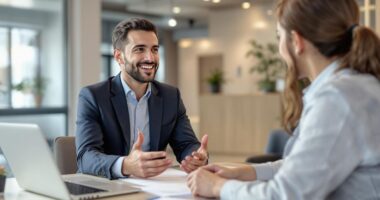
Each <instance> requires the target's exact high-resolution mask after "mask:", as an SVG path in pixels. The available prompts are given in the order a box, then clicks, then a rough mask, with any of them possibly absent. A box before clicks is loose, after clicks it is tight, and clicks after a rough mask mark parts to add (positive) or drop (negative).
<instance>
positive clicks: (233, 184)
mask: <svg viewBox="0 0 380 200" xmlns="http://www.w3.org/2000/svg"><path fill="white" fill-rule="evenodd" d="M245 184H246V182H242V181H236V180H229V181H226V182H225V183H224V185H223V186H222V189H221V191H220V199H237V198H236V197H237V196H236V192H237V191H238V188H240V187H242V186H243V185H245Z"/></svg>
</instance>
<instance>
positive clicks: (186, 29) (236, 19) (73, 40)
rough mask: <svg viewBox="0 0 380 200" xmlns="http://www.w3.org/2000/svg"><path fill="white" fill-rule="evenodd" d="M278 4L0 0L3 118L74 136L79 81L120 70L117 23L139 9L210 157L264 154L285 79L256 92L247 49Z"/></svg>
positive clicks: (372, 7) (270, 28)
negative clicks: (214, 80)
mask: <svg viewBox="0 0 380 200" xmlns="http://www.w3.org/2000/svg"><path fill="white" fill-rule="evenodd" d="M275 2H276V1H275V0H0V57H1V59H0V122H13V123H34V124H38V125H39V126H40V128H41V130H42V131H43V133H44V135H45V137H46V138H47V141H48V142H49V144H50V145H53V141H54V138H56V137H59V136H75V120H76V109H77V99H78V93H79V91H80V89H81V88H82V87H84V86H86V85H89V84H93V83H96V82H99V81H102V80H106V79H107V78H108V77H110V76H114V75H116V74H117V73H118V72H119V66H118V65H117V64H116V62H115V61H114V60H113V52H112V44H111V33H112V29H113V27H114V26H115V25H116V24H117V23H118V22H120V21H121V20H124V19H128V18H132V17H142V18H146V19H148V20H150V21H152V22H153V23H154V24H155V25H156V26H157V27H158V35H159V42H160V52H159V53H160V67H159V70H158V74H157V76H156V79H157V80H158V81H161V82H164V83H168V84H170V85H173V86H176V87H178V88H179V89H180V91H181V95H182V99H183V102H184V104H185V107H186V109H187V115H188V116H189V118H190V121H191V124H192V127H193V129H194V131H195V133H196V135H197V137H198V138H201V137H202V135H204V134H208V135H209V146H208V148H209V152H210V159H211V160H212V159H214V160H213V161H218V162H244V161H245V159H246V158H247V157H248V156H251V155H259V154H264V153H266V146H267V142H268V137H269V135H270V132H271V131H272V130H276V129H280V128H281V123H280V122H281V111H282V105H281V94H282V91H283V84H284V81H283V78H282V77H278V78H277V80H276V83H277V86H276V91H275V92H263V91H261V90H260V89H259V87H258V81H259V80H261V78H262V76H263V75H262V74H259V73H255V72H253V73H252V72H251V68H252V66H254V65H255V63H256V62H257V60H255V59H254V58H253V57H250V56H247V52H248V51H249V50H250V49H251V48H252V46H251V45H250V42H251V41H252V40H255V41H257V42H258V43H260V44H262V45H264V46H265V45H267V44H275V45H276V44H277V39H276V19H275V14H274V8H275ZM358 3H359V5H360V7H361V20H362V21H361V24H362V25H366V26H368V27H371V28H372V29H373V30H375V31H376V32H377V33H378V34H380V2H379V1H376V0H358ZM215 70H221V71H222V72H223V77H224V82H223V84H222V86H221V91H220V92H219V93H212V92H211V90H210V88H209V85H208V83H207V79H208V77H209V76H211V75H212V73H213V72H214V71H215ZM0 139H1V138H0ZM20 153H22V152H20ZM0 154H1V153H0ZM0 164H5V165H6V160H5V158H4V157H3V156H2V155H0Z"/></svg>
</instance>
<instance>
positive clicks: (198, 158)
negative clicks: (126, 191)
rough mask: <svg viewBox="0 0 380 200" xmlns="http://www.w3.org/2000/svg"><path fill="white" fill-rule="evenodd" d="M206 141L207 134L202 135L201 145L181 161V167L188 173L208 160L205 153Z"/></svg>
mask: <svg viewBox="0 0 380 200" xmlns="http://www.w3.org/2000/svg"><path fill="white" fill-rule="evenodd" d="M207 142H208V136H207V135H204V136H203V137H202V141H201V146H200V147H199V149H198V150H197V151H194V152H193V153H192V154H191V156H186V157H185V159H183V160H182V161H181V165H180V167H181V169H182V170H184V171H185V172H186V173H190V172H192V171H194V170H196V169H198V168H199V167H201V166H203V165H206V163H207V160H208V155H207Z"/></svg>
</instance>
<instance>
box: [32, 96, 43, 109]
mask: <svg viewBox="0 0 380 200" xmlns="http://www.w3.org/2000/svg"><path fill="white" fill-rule="evenodd" d="M33 96H34V102H35V105H36V108H41V105H42V95H38V94H34V95H33Z"/></svg>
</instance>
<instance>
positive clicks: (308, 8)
mask: <svg viewBox="0 0 380 200" xmlns="http://www.w3.org/2000/svg"><path fill="white" fill-rule="evenodd" d="M277 17H278V19H279V22H278V26H277V27H278V34H279V39H280V44H279V49H280V54H281V55H282V57H283V58H284V60H285V61H286V63H287V65H288V67H287V80H286V90H285V113H284V116H283V119H284V125H285V127H286V128H287V129H289V130H294V131H293V133H292V137H291V139H290V140H289V142H288V143H287V146H286V149H285V157H284V159H283V160H282V161H277V162H273V163H266V164H261V165H254V166H246V167H240V168H234V169H228V168H224V167H221V166H217V165H209V166H206V167H204V168H202V169H199V170H197V171H195V172H193V173H192V174H190V175H189V177H188V180H187V182H188V186H189V187H190V189H191V191H192V193H193V194H194V195H200V196H206V197H221V198H222V199H290V200H297V199H308V200H310V199H380V147H379V144H380V121H379V120H380V83H379V79H380V40H379V38H378V37H377V36H376V34H375V33H374V32H373V31H371V30H370V29H368V28H366V27H363V26H359V25H357V24H358V23H359V8H358V5H357V4H356V2H355V0H280V1H279V3H278V7H277ZM302 78H308V79H309V80H310V81H311V85H310V86H309V87H308V88H306V89H305V90H304V91H303V95H301V94H300V92H298V86H297V80H299V79H302ZM301 96H302V98H301ZM231 179H234V180H231Z"/></svg>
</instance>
